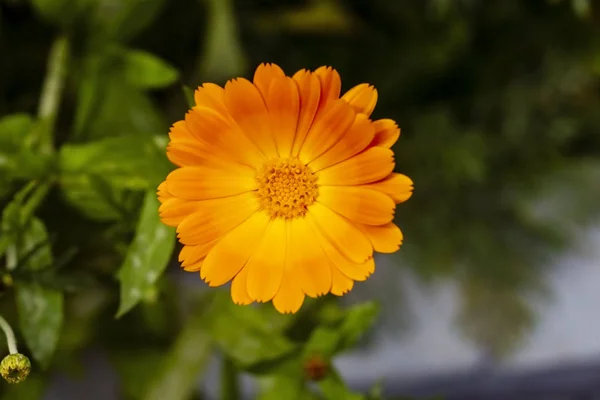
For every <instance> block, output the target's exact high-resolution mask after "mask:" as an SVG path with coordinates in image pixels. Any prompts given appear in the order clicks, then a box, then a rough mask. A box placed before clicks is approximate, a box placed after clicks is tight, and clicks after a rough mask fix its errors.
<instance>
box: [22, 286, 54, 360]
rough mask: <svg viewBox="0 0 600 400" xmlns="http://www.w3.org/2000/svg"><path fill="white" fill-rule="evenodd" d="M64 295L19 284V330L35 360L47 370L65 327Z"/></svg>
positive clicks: (42, 288)
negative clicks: (63, 325) (63, 326)
mask: <svg viewBox="0 0 600 400" xmlns="http://www.w3.org/2000/svg"><path fill="white" fill-rule="evenodd" d="M63 300H64V298H63V294H62V293H61V292H59V291H57V290H53V289H46V288H44V287H42V286H40V285H38V284H36V283H25V282H19V284H18V285H17V286H16V303H17V311H18V313H19V326H20V328H21V332H22V333H23V337H24V338H25V343H26V344H27V347H29V350H31V354H32V355H33V358H34V359H35V360H37V361H38V362H39V363H40V365H41V366H42V368H47V367H48V366H49V364H50V361H51V359H52V355H53V354H54V350H55V347H56V344H57V343H58V339H59V336H60V331H61V327H62V323H63Z"/></svg>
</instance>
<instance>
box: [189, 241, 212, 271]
mask: <svg viewBox="0 0 600 400" xmlns="http://www.w3.org/2000/svg"><path fill="white" fill-rule="evenodd" d="M218 241H219V239H215V240H212V241H210V242H207V243H202V244H196V245H187V246H183V248H182V249H181V251H180V252H179V262H180V263H181V266H182V267H184V268H185V267H188V266H190V265H194V264H197V263H198V262H199V261H203V260H204V258H206V256H207V255H208V252H209V251H210V250H211V249H212V248H213V247H214V246H215V244H217V242H218Z"/></svg>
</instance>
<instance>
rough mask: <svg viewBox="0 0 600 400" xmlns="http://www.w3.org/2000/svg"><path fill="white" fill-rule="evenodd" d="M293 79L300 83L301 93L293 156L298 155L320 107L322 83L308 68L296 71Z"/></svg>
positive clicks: (299, 89)
mask: <svg viewBox="0 0 600 400" xmlns="http://www.w3.org/2000/svg"><path fill="white" fill-rule="evenodd" d="M292 79H293V80H294V82H296V85H298V92H299V93H300V114H299V116H298V126H297V128H296V137H295V138H294V146H293V147H292V156H297V155H298V152H300V149H301V148H302V144H303V143H304V139H305V138H306V135H307V134H308V130H309V129H310V127H311V126H312V124H313V121H314V119H315V115H316V113H317V110H318V108H319V99H320V98H321V83H320V82H319V79H318V78H317V77H316V76H315V75H313V74H312V73H310V72H308V71H306V70H300V71H298V72H296V73H295V74H294V76H293V77H292Z"/></svg>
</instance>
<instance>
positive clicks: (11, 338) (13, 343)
mask: <svg viewBox="0 0 600 400" xmlns="http://www.w3.org/2000/svg"><path fill="white" fill-rule="evenodd" d="M0 328H2V330H3V331H4V335H6V343H7V344H8V351H9V353H10V354H17V353H18V352H19V351H18V350H17V339H15V333H14V332H13V330H12V328H11V327H10V324H9V323H8V322H6V320H5V319H4V317H3V316H2V315H0Z"/></svg>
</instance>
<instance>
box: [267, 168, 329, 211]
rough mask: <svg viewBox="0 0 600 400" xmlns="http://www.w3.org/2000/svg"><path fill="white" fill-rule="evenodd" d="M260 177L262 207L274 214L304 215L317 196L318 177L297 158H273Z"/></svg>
mask: <svg viewBox="0 0 600 400" xmlns="http://www.w3.org/2000/svg"><path fill="white" fill-rule="evenodd" d="M256 179H257V180H258V196H259V197H260V202H261V206H262V209H263V210H265V211H266V212H267V213H269V215H271V217H282V218H294V217H300V216H304V215H306V210H307V208H308V206H310V205H311V204H312V203H314V202H315V199H316V198H317V194H318V191H317V183H316V181H317V177H316V176H315V174H313V172H312V171H311V170H310V168H308V167H307V166H306V165H304V164H302V163H301V162H300V161H299V160H297V159H276V160H272V161H269V162H267V163H265V165H264V166H263V167H262V169H261V170H260V171H258V174H257V176H256Z"/></svg>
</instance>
